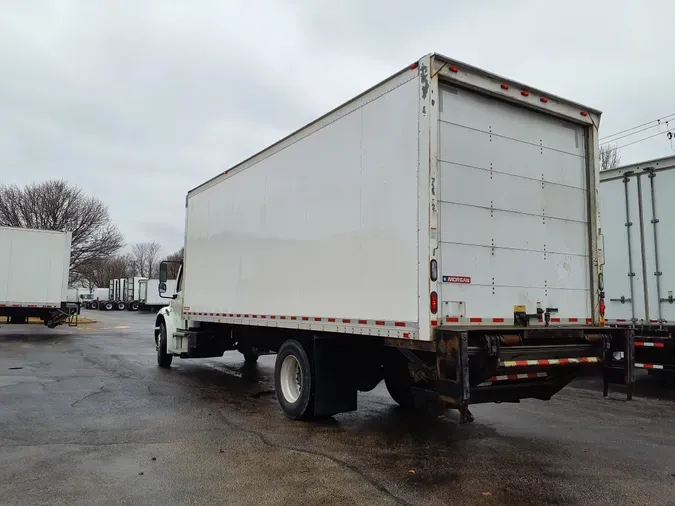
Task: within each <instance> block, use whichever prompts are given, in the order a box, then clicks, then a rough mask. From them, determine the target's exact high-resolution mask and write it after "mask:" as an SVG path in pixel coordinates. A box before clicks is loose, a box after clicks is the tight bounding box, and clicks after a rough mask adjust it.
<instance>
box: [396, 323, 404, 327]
mask: <svg viewBox="0 0 675 506" xmlns="http://www.w3.org/2000/svg"><path fill="white" fill-rule="evenodd" d="M394 326H395V327H405V322H394Z"/></svg>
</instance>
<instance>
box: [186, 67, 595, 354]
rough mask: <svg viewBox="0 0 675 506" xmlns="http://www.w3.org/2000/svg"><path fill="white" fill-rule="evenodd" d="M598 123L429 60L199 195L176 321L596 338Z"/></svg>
mask: <svg viewBox="0 0 675 506" xmlns="http://www.w3.org/2000/svg"><path fill="white" fill-rule="evenodd" d="M598 122H599V113H598V112H597V111H593V110H589V109H588V108H585V107H583V106H580V105H578V104H575V103H572V102H569V101H566V100H563V99H560V98H556V97H553V96H551V95H550V94H546V93H544V92H541V91H539V90H536V89H534V88H531V87H527V86H524V85H520V84H518V83H515V82H513V81H510V80H509V81H507V80H505V79H502V78H500V77H499V76H495V75H493V74H488V73H486V72H484V71H482V70H480V69H477V68H474V67H471V66H469V65H465V64H461V63H459V62H455V61H453V60H450V59H447V58H445V57H442V56H438V55H432V56H427V57H425V58H423V59H421V60H420V61H419V62H418V63H416V64H414V65H412V66H411V67H410V68H407V69H405V70H403V71H402V72H399V73H398V74H396V75H394V76H392V77H391V78H389V79H387V80H386V81H384V82H382V83H380V84H379V85H377V86H375V87H374V88H372V89H370V90H368V91H367V92H365V93H363V94H362V95H360V96H358V97H356V98H355V99H353V100H352V101H350V102H348V103H346V104H344V105H343V106H341V107H339V108H338V109H336V110H334V111H332V112H330V113H328V114H327V115H325V116H323V117H322V118H320V119H318V120H317V121H315V122H313V123H311V124H310V125H308V126H306V127H305V128H303V129H301V130H299V131H297V132H296V133H294V134H292V135H291V136H289V137H287V138H285V139H283V140H281V141H280V142H278V143H276V144H274V145H272V146H271V147H269V148H267V149H266V150H264V151H262V152H261V153H258V154H257V155H255V156H253V157H252V158H250V159H248V160H246V161H244V162H243V163H241V164H239V165H237V166H235V167H233V168H232V169H230V170H228V171H226V172H224V173H223V174H220V175H219V176H217V177H216V178H214V179H212V180H211V181H209V182H207V183H205V184H203V185H202V186H200V187H198V188H195V189H194V190H192V191H190V192H189V194H188V197H187V202H186V206H187V217H186V253H185V264H184V308H183V309H184V315H185V317H186V318H187V319H189V320H190V319H191V320H198V321H214V322H223V323H235V324H244V325H263V326H278V327H291V328H300V329H312V330H324V331H330V332H342V333H349V334H366V335H378V336H386V337H397V338H403V339H418V340H423V341H429V340H431V339H432V334H433V329H434V328H435V327H441V326H470V325H501V326H505V325H506V326H508V325H514V314H515V313H517V312H520V313H526V314H528V315H530V316H529V317H528V318H529V324H530V325H533V326H536V325H542V326H543V325H545V324H546V322H545V321H544V318H543V316H542V314H543V313H546V319H550V324H551V325H565V324H574V325H593V324H596V325H597V324H598V323H599V313H598V285H597V279H598V269H599V265H598V241H597V239H598V230H597V224H598V210H597V202H596V194H597V191H596V182H597V177H598V176H597V164H596V154H597V125H598ZM538 309H539V310H540V314H539V317H538V318H537V317H536V315H537V310H538ZM532 315H535V317H532Z"/></svg>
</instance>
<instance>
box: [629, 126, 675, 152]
mask: <svg viewBox="0 0 675 506" xmlns="http://www.w3.org/2000/svg"><path fill="white" fill-rule="evenodd" d="M671 132H672V130H668V131H667V132H658V133H655V134H654V135H650V136H649V137H644V138H642V139H638V140H636V141H633V142H629V143H628V144H624V145H623V146H618V147H617V148H616V149H621V148H625V147H626V146H630V145H632V144H637V143H638V142H642V141H646V140H647V139H651V138H652V137H656V136H657V135H661V134H668V133H671Z"/></svg>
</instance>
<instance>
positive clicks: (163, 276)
mask: <svg viewBox="0 0 675 506" xmlns="http://www.w3.org/2000/svg"><path fill="white" fill-rule="evenodd" d="M168 277H169V272H168V267H167V263H166V262H161V263H160V264H159V282H160V283H163V284H164V290H163V291H162V289H161V288H160V289H159V291H160V292H161V293H164V292H166V280H167V279H168Z"/></svg>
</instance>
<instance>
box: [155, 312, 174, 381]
mask: <svg viewBox="0 0 675 506" xmlns="http://www.w3.org/2000/svg"><path fill="white" fill-rule="evenodd" d="M155 349H156V350H157V365H158V366H160V367H163V368H165V369H168V368H169V367H171V362H172V361H173V355H169V354H167V352H166V325H164V322H162V323H160V324H159V338H158V340H157V343H156V344H155Z"/></svg>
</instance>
